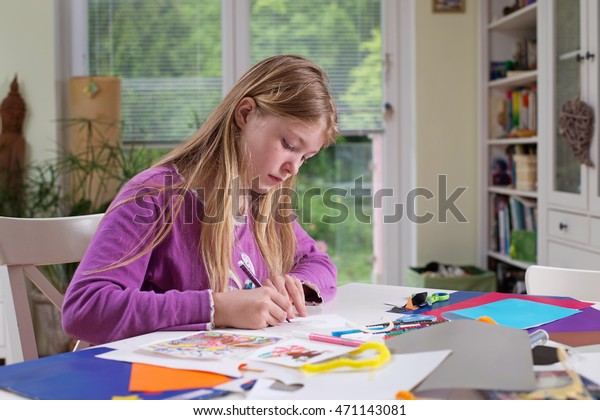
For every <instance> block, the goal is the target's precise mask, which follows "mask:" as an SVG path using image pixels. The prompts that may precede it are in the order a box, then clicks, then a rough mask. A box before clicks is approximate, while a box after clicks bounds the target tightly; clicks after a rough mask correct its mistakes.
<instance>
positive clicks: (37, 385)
mask: <svg viewBox="0 0 600 420" xmlns="http://www.w3.org/2000/svg"><path fill="white" fill-rule="evenodd" d="M107 351H112V349H110V348H107V347H92V348H90V349H86V350H80V351H75V352H70V353H62V354H58V355H55V356H48V357H42V358H40V359H36V360H30V361H28V362H22V363H16V364H13V365H7V366H1V367H0V388H5V389H7V390H9V391H12V392H16V393H18V394H21V395H24V396H26V397H29V398H34V399H41V400H104V399H111V398H113V397H125V396H133V395H135V396H137V397H138V398H141V399H152V400H156V399H165V398H171V397H174V396H177V395H181V394H184V393H187V392H189V391H190V390H178V391H166V392H158V393H144V392H129V378H130V376H131V363H126V362H117V361H114V360H107V359H101V358H98V357H96V355H97V354H101V353H105V352H107ZM209 391H210V392H209V393H208V394H206V395H203V396H202V397H201V398H202V399H206V398H213V397H216V396H219V395H223V394H226V392H225V391H219V390H214V389H209ZM199 398H200V397H199Z"/></svg>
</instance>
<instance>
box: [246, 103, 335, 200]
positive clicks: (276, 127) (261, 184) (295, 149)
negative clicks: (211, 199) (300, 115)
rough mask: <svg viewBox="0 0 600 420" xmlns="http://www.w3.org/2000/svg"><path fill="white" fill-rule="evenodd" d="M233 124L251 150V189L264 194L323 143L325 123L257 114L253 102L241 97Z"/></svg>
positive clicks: (296, 169)
mask: <svg viewBox="0 0 600 420" xmlns="http://www.w3.org/2000/svg"><path fill="white" fill-rule="evenodd" d="M235 116H236V124H237V125H238V127H239V129H240V132H241V138H242V141H245V142H246V147H247V149H248V151H249V153H250V171H251V173H250V175H251V179H252V180H253V183H252V190H253V191H254V192H257V193H265V192H266V191H267V190H268V189H269V188H271V187H273V186H274V185H277V184H279V183H281V182H283V181H285V180H286V179H288V178H289V177H291V176H293V175H295V174H296V173H298V170H299V169H300V166H302V164H303V163H304V162H305V161H306V160H307V159H309V158H310V157H312V156H314V155H316V154H317V153H318V152H319V150H321V147H323V144H324V142H325V122H324V120H320V121H319V122H317V123H315V124H305V123H302V122H298V121H295V120H291V119H287V118H281V117H277V116H273V115H259V114H258V113H257V110H256V103H255V102H254V100H253V99H251V98H244V99H242V101H240V103H239V105H238V108H237V109H236V114H235Z"/></svg>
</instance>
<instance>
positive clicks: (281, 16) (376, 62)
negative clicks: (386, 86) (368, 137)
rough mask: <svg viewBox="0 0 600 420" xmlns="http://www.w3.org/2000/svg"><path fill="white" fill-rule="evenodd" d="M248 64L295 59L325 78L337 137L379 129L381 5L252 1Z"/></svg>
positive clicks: (363, 0) (348, 0) (367, 0)
mask: <svg viewBox="0 0 600 420" xmlns="http://www.w3.org/2000/svg"><path fill="white" fill-rule="evenodd" d="M250 28H251V62H252V63H255V62H258V61H260V60H261V59H263V58H266V57H268V56H271V55H274V54H299V55H303V56H305V57H307V58H309V59H311V60H313V61H314V62H315V63H317V64H319V65H320V66H321V67H323V69H324V70H325V71H326V72H327V74H328V75H329V78H330V83H331V88H332V90H333V94H334V96H335V98H336V103H337V106H338V113H339V120H340V128H341V129H342V132H346V133H348V132H352V133H356V132H358V133H367V132H371V131H380V130H382V128H383V113H382V109H383V106H382V85H381V79H382V74H381V72H382V65H381V63H382V57H381V54H382V53H381V1H380V0H333V1H322V0H302V1H297V0H279V1H274V0H252V6H251V18H250Z"/></svg>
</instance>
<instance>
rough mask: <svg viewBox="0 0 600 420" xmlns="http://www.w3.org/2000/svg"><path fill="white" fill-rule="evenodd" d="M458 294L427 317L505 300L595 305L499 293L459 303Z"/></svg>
mask: <svg viewBox="0 0 600 420" xmlns="http://www.w3.org/2000/svg"><path fill="white" fill-rule="evenodd" d="M456 293H462V292H456ZM456 293H452V294H451V295H450V300H449V301H451V302H452V304H451V305H445V306H434V308H433V309H431V310H429V311H425V312H423V313H425V314H427V315H435V316H437V317H438V318H441V313H442V312H450V311H456V310H458V309H465V308H472V307H474V306H480V305H484V304H486V303H491V302H498V301H500V300H504V299H522V300H528V301H532V302H540V303H546V304H549V305H555V306H560V307H563V308H571V309H583V308H587V307H589V306H592V305H593V303H590V302H581V301H579V300H577V299H571V298H552V297H542V296H533V295H517V294H511V293H499V292H492V293H483V294H480V296H477V297H474V298H471V299H466V300H461V301H458V302H457V299H454V295H455V294H456ZM456 302H457V303H456ZM436 305H437V304H436ZM426 308H427V306H426Z"/></svg>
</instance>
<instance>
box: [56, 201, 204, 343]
mask: <svg viewBox="0 0 600 420" xmlns="http://www.w3.org/2000/svg"><path fill="white" fill-rule="evenodd" d="M136 192H138V193H139V189H138V190H137V191H136ZM159 196H160V195H159V194H155V195H152V194H150V195H148V196H146V197H144V201H143V202H142V201H138V200H132V201H128V202H126V203H125V204H122V205H118V206H116V207H115V208H114V209H112V210H110V211H109V212H107V213H106V215H105V216H104V219H103V220H102V221H101V223H100V225H99V227H98V231H97V232H96V235H95V236H94V238H93V239H92V242H91V243H90V246H89V248H88V250H87V252H86V254H85V255H84V257H83V259H82V261H81V263H80V264H79V267H78V269H77V271H76V273H75V276H74V277H73V279H72V281H71V284H70V285H69V288H68V290H67V292H66V295H65V301H64V304H63V308H62V319H63V328H64V329H65V331H66V332H67V333H68V334H69V335H71V336H73V337H76V338H79V339H83V340H85V341H88V342H91V343H93V344H100V343H106V342H109V341H114V340H119V339H122V338H126V337H131V336H135V335H140V334H145V333H148V332H152V331H156V330H161V329H177V330H202V329H210V328H212V322H213V315H214V314H213V311H214V303H213V297H212V292H211V291H210V290H208V287H207V282H206V279H205V277H206V275H205V274H203V271H204V270H202V269H200V268H198V266H199V264H198V261H197V260H192V258H194V257H195V256H196V255H197V245H196V243H197V242H195V241H194V240H190V243H182V244H180V245H181V248H180V249H176V246H177V244H176V243H174V241H173V235H175V237H177V235H178V234H179V231H178V230H181V226H179V224H178V223H177V222H176V223H174V224H173V230H172V231H171V233H170V234H169V235H172V236H171V238H169V237H168V238H167V240H171V241H172V242H169V243H168V244H167V245H165V246H164V247H162V248H161V247H160V246H159V247H157V248H155V249H154V250H152V251H150V252H146V253H144V254H142V255H141V256H139V257H138V258H136V259H135V260H133V261H131V262H129V263H127V264H126V265H124V266H121V267H116V268H109V269H104V268H106V267H108V266H110V265H111V264H113V263H115V262H117V261H119V260H120V259H121V258H122V257H123V256H124V255H128V256H129V257H131V256H135V255H137V254H139V253H140V252H142V251H143V250H144V249H145V248H146V247H147V246H148V245H149V244H150V242H151V239H152V238H153V237H154V235H155V234H156V230H155V229H153V227H152V221H154V220H156V217H157V214H160V213H158V212H159V211H160V204H159V203H160V198H159ZM126 197H127V195H126V194H125V195H123V194H120V196H119V198H117V200H116V202H118V200H120V199H123V198H126ZM167 202H168V201H167ZM186 202H187V200H186ZM184 228H185V226H184ZM188 228H189V226H188ZM175 231H177V232H175ZM192 231H193V229H192ZM194 233H196V232H194ZM196 234H197V233H196ZM180 238H181V239H183V236H181V237H180ZM196 240H197V236H196ZM181 242H183V241H181ZM168 245H170V246H168ZM169 248H170V249H173V250H174V252H173V255H169V253H168V250H167V249H169ZM187 249H189V250H190V252H189V253H188V254H187V255H185V252H182V251H181V250H187ZM128 253H129V254H128Z"/></svg>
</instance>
